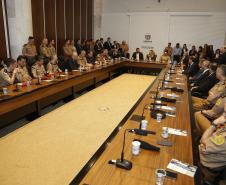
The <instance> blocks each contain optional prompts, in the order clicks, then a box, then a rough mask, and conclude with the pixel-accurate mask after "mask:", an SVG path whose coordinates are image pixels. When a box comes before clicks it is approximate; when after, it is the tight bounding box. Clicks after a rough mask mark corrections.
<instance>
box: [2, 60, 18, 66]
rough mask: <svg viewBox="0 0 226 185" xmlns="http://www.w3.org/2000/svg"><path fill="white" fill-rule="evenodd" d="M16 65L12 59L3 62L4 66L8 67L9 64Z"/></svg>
mask: <svg viewBox="0 0 226 185" xmlns="http://www.w3.org/2000/svg"><path fill="white" fill-rule="evenodd" d="M14 63H16V60H14V59H13V58H7V59H6V60H5V61H4V64H5V65H6V66H7V67H9V66H10V65H11V64H14Z"/></svg>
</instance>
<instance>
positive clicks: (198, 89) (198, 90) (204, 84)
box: [191, 63, 218, 97]
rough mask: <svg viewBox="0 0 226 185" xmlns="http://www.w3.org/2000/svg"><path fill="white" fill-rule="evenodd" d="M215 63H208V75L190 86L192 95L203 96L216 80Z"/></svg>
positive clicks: (206, 94)
mask: <svg viewBox="0 0 226 185" xmlns="http://www.w3.org/2000/svg"><path fill="white" fill-rule="evenodd" d="M216 70H217V63H212V64H210V71H209V75H208V76H207V77H206V78H203V79H202V80H201V81H200V83H199V84H197V85H196V86H194V87H192V88H191V94H192V96H197V97H205V96H208V91H209V90H210V89H211V88H212V87H213V86H214V85H215V84H216V83H217V82H218V79H217V77H216Z"/></svg>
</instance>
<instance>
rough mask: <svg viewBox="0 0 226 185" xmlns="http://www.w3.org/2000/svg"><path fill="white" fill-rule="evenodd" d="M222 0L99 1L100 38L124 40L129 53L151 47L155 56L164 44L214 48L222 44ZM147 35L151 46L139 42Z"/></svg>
mask: <svg viewBox="0 0 226 185" xmlns="http://www.w3.org/2000/svg"><path fill="white" fill-rule="evenodd" d="M225 7H226V1H225V0H215V1H212V0H189V1H187V0H161V3H158V1H157V0H139V1H138V0H123V1H120V0H114V1H112V0H103V5H102V17H101V29H100V30H101V37H104V38H106V37H108V36H110V37H112V40H117V41H122V40H126V41H127V42H128V43H129V45H130V52H132V51H134V50H135V48H136V47H140V48H142V47H143V49H142V51H143V52H144V53H147V51H148V49H145V48H151V47H153V48H154V49H155V50H156V51H157V54H158V55H161V54H162V50H163V48H164V47H165V46H166V44H167V43H168V42H172V43H173V45H174V44H175V43H176V42H180V43H181V44H183V43H187V44H188V45H189V46H191V45H193V44H194V45H197V46H199V45H203V44H205V43H209V44H213V45H214V47H215V48H218V47H221V46H222V45H223V44H224V40H225V33H226V8H225ZM149 33H150V34H151V36H152V43H146V42H143V41H144V39H145V34H149Z"/></svg>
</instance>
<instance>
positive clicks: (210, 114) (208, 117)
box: [195, 92, 226, 135]
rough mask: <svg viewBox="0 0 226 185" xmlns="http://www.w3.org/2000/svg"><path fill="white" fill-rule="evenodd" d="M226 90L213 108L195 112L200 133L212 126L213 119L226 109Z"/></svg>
mask: <svg viewBox="0 0 226 185" xmlns="http://www.w3.org/2000/svg"><path fill="white" fill-rule="evenodd" d="M225 104H226V92H225V93H224V94H223V95H222V97H220V98H219V99H218V100H217V101H216V104H215V105H214V106H213V108H212V109H209V110H202V111H199V112H196V113H195V123H196V129H197V132H198V134H200V135H202V134H203V133H204V132H205V131H206V130H207V129H208V128H209V126H210V124H211V121H212V120H214V119H216V118H218V117H219V116H220V115H221V114H222V113H223V111H224V105H225Z"/></svg>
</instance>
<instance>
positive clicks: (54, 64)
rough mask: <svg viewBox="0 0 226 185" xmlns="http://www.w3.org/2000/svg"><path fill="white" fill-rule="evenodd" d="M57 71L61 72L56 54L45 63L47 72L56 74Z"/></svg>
mask: <svg viewBox="0 0 226 185" xmlns="http://www.w3.org/2000/svg"><path fill="white" fill-rule="evenodd" d="M59 72H62V71H61V69H60V68H59V66H58V58H57V56H56V55H54V56H53V57H52V59H51V60H50V62H49V63H48V65H47V73H48V74H56V73H59Z"/></svg>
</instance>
